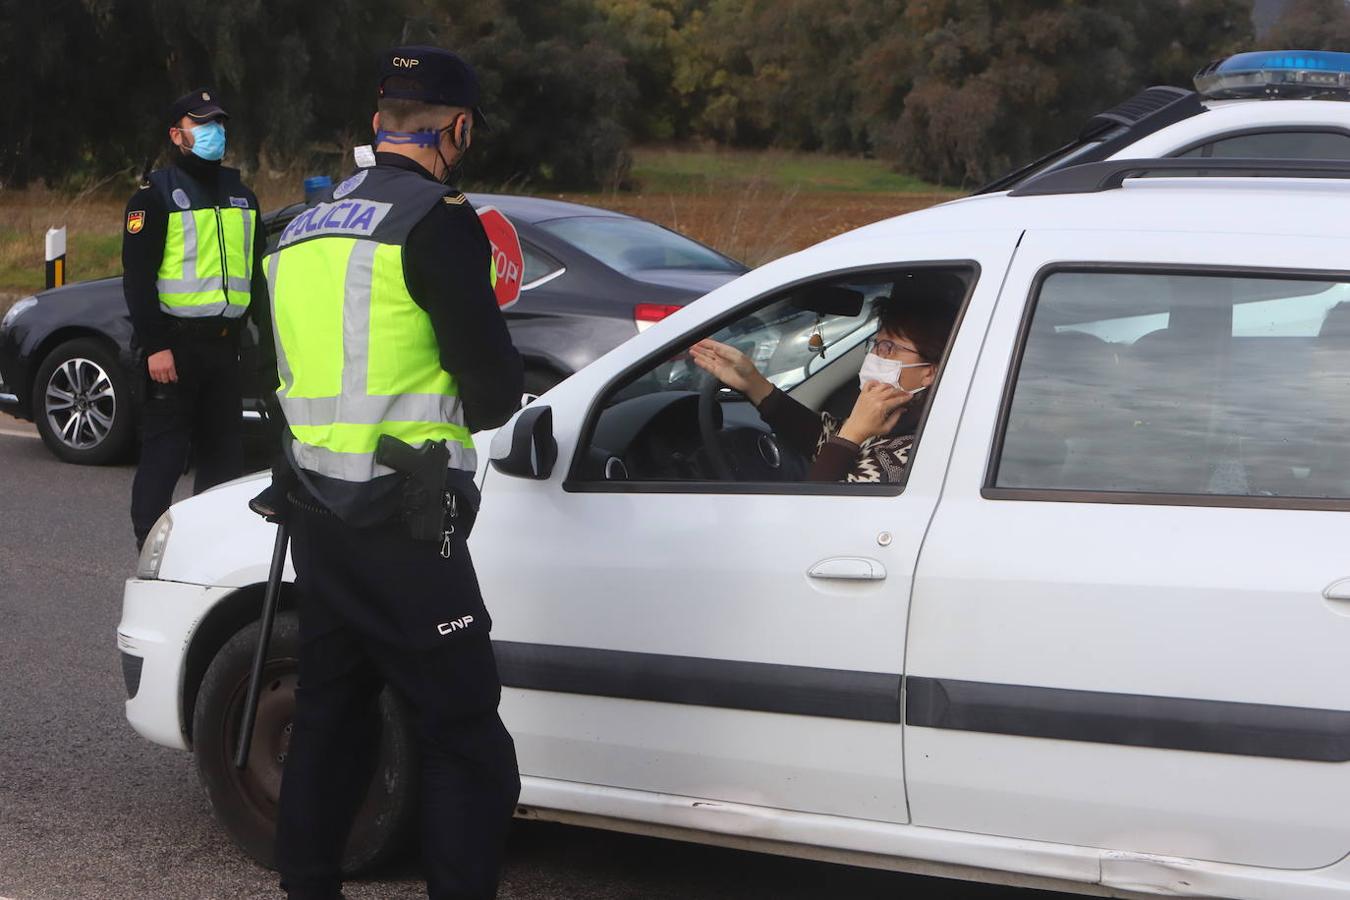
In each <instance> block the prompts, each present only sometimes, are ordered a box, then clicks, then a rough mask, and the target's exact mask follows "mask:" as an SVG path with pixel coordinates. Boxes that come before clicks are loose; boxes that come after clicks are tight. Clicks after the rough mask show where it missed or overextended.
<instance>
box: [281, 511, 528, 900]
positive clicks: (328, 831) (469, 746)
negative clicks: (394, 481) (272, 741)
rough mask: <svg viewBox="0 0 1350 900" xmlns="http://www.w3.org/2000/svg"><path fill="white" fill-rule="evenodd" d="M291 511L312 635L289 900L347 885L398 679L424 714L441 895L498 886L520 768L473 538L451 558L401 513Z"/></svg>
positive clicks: (305, 623) (289, 824)
mask: <svg viewBox="0 0 1350 900" xmlns="http://www.w3.org/2000/svg"><path fill="white" fill-rule="evenodd" d="M288 521H289V522H290V527H291V558H292V560H293V561H294V563H295V572H296V588H297V592H298V594H299V613H300V641H301V644H300V682H299V687H298V688H297V690H296V709H295V718H294V728H293V729H292V734H291V744H290V750H289V752H288V754H287V756H286V766H285V773H284V776H283V778H282V783H281V803H280V810H279V813H278V822H277V843H276V860H277V868H278V869H279V870H280V871H281V884H282V887H284V888H285V889H286V890H287V892H288V896H289V897H291V898H292V900H296V898H305V900H309V898H322V900H333V898H336V897H339V896H340V894H339V891H340V889H341V876H340V874H339V865H340V861H341V856H342V851H343V848H344V845H345V843H346V839H347V835H348V832H349V831H350V828H351V822H352V818H353V816H354V813H355V810H356V807H357V805H358V804H359V802H360V797H361V795H362V794H363V793H364V790H365V786H366V784H367V783H368V782H369V777H370V772H371V768H370V765H369V764H370V762H371V760H369V758H368V750H369V748H370V747H372V746H373V742H372V741H371V740H370V736H369V735H367V734H362V733H361V732H362V731H363V730H364V729H365V728H366V727H368V724H367V723H370V722H373V721H376V716H375V705H376V702H377V699H378V697H379V693H380V691H381V690H382V689H383V688H384V686H385V685H386V684H388V685H389V686H391V687H392V688H393V689H394V690H395V691H396V692H397V693H398V694H399V695H401V697H402V698H403V699H404V700H405V701H406V702H407V704H408V706H409V708H410V709H411V710H412V712H413V715H414V717H415V720H416V733H417V744H418V749H419V756H420V760H421V773H420V784H421V790H420V795H421V797H420V799H421V802H422V822H421V830H422V851H423V854H422V855H423V860H424V865H425V866H426V873H427V893H428V895H429V896H430V897H431V900H482V898H490V897H494V896H496V892H497V879H498V874H499V871H500V868H501V863H502V858H503V855H504V853H505V845H506V835H507V830H508V828H509V826H510V822H511V816H512V814H513V813H514V811H515V804H516V800H517V798H518V797H519V795H520V776H519V773H518V770H517V768H516V753H515V744H514V743H513V742H512V740H511V736H510V734H509V733H508V732H507V730H506V726H505V725H503V724H502V721H501V718H500V717H499V716H498V714H497V704H498V701H499V700H500V698H501V684H500V682H499V680H498V677H497V666H496V661H495V660H494V658H493V654H492V642H491V640H490V639H489V637H488V633H489V630H490V628H491V621H490V619H489V618H488V614H487V611H486V609H485V608H484V607H483V603H482V598H481V595H480V594H479V592H478V581H477V578H476V576H475V574H474V571H473V563H472V561H471V560H470V559H469V551H468V547H467V545H466V544H465V543H464V541H463V539H462V538H460V537H459V536H456V537H455V539H454V540H452V543H451V554H450V558H449V559H445V558H443V557H442V556H441V555H440V552H439V550H440V545H439V544H437V543H424V542H414V541H412V540H411V539H409V538H408V537H407V534H406V531H405V529H404V526H403V525H402V524H400V523H391V524H389V525H384V526H378V527H374V528H352V527H349V526H347V525H345V524H343V523H342V522H341V521H340V520H339V519H337V518H336V517H334V516H332V515H330V514H328V513H326V512H320V511H312V510H306V509H300V508H295V507H292V509H291V512H290V514H289V519H288ZM452 623H454V624H452Z"/></svg>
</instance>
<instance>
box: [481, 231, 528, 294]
mask: <svg viewBox="0 0 1350 900" xmlns="http://www.w3.org/2000/svg"><path fill="white" fill-rule="evenodd" d="M478 218H479V220H480V221H481V222H482V223H483V230H484V231H486V232H487V237H488V242H489V243H490V244H492V261H493V262H494V263H496V266H497V286H496V291H497V305H498V306H500V307H501V308H502V309H506V307H508V306H510V305H511V304H512V303H515V302H516V301H517V300H519V299H520V284H521V280H522V279H523V278H524V277H525V254H524V253H523V252H522V251H521V249H520V236H519V235H518V234H516V226H514V225H512V224H511V220H510V219H508V218H507V217H506V216H504V215H502V213H501V210H499V209H497V208H495V207H492V206H485V207H483V208H482V209H480V210H478Z"/></svg>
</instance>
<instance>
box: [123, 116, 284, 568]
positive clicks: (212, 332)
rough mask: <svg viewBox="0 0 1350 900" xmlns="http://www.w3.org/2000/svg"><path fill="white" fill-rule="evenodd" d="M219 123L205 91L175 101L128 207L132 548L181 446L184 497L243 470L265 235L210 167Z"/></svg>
mask: <svg viewBox="0 0 1350 900" xmlns="http://www.w3.org/2000/svg"><path fill="white" fill-rule="evenodd" d="M227 118H228V116H227V115H226V113H225V110H224V109H223V108H222V107H221V105H220V103H219V102H218V101H217V99H216V96H215V94H213V93H212V92H211V91H209V90H206V89H198V90H195V91H193V92H192V93H190V94H187V95H186V96H184V97H181V98H179V99H178V100H177V101H176V102H175V103H174V104H173V105H172V106H171V107H169V110H168V112H167V115H166V116H165V120H166V124H167V125H168V129H169V131H168V134H169V140H170V141H171V142H172V145H173V150H172V153H173V162H172V164H171V165H169V166H167V167H165V168H162V169H159V170H157V171H154V172H151V173H150V174H149V175H147V176H146V177H145V178H144V179H143V180H142V182H141V185H140V189H139V190H137V191H136V193H135V194H134V195H132V198H131V200H130V202H128V203H127V213H126V228H125V232H124V234H123V236H122V268H123V270H124V272H125V275H124V277H123V280H122V284H123V291H124V293H125V295H126V301H127V309H128V310H129V311H130V313H131V321H132V327H133V328H134V330H135V343H136V345H137V347H138V349H139V351H140V352H141V353H143V354H144V355H145V364H146V374H147V375H148V377H149V380H148V383H147V385H146V390H145V404H144V408H143V414H142V425H143V436H142V445H141V461H140V467H139V468H138V469H137V470H136V480H135V483H134V484H133V485H132V489H131V522H132V526H133V528H134V529H135V532H136V546H137V548H139V547H140V546H141V544H142V543H143V542H144V541H145V536H146V535H147V534H148V533H149V531H150V529H151V528H152V527H153V526H154V524H155V520H156V519H158V518H159V517H160V515H161V514H163V512H164V511H165V510H166V509H168V508H169V503H170V501H171V500H172V499H173V489H174V485H175V484H176V483H177V482H178V476H179V475H181V474H182V473H183V470H184V469H185V468H186V466H187V459H188V452H189V449H190V448H191V450H192V451H193V456H194V457H195V462H196V465H197V476H196V479H195V483H194V485H193V489H194V492H201V491H203V490H205V489H207V488H209V487H212V486H213V485H216V484H220V483H221V482H223V481H228V480H229V479H231V478H235V477H237V476H238V475H239V474H240V472H241V470H242V468H243V451H242V443H241V437H240V381H239V378H240V376H239V339H238V335H239V326H240V322H241V319H242V317H243V316H244V314H245V313H246V311H247V310H248V309H249V306H250V302H251V301H252V300H253V299H256V298H258V297H262V298H264V299H265V298H266V292H267V282H266V280H265V278H264V277H263V274H262V268H261V260H262V253H263V249H264V247H265V236H264V235H263V232H262V229H261V228H260V227H259V222H258V200H257V198H256V197H254V196H253V192H252V191H250V190H249V189H248V188H246V187H244V185H243V183H242V182H241V181H240V179H239V172H238V170H236V169H231V168H227V167H225V166H222V165H221V164H220V160H221V157H223V156H224V154H225V125H224V122H225V120H226V119H227Z"/></svg>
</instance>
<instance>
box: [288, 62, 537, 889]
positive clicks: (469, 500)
mask: <svg viewBox="0 0 1350 900" xmlns="http://www.w3.org/2000/svg"><path fill="white" fill-rule="evenodd" d="M478 104H479V87H478V79H477V76H476V75H475V74H474V71H473V70H472V69H471V68H470V67H469V65H468V64H467V63H465V62H464V61H463V60H462V59H460V58H459V57H458V56H456V55H455V54H453V53H449V52H447V51H444V50H440V49H437V48H433V47H400V48H396V49H394V50H391V51H389V52H388V53H386V54H384V56H383V58H382V61H381V78H380V94H379V104H378V110H379V111H378V113H377V114H376V116H375V119H374V123H373V124H374V129H375V131H376V152H375V153H374V154H373V159H372V158H366V159H364V160H362V159H360V158H359V157H358V162H359V163H361V164H362V166H363V167H362V168H359V169H358V170H357V171H356V173H355V174H353V175H352V176H351V177H350V178H348V179H347V180H345V181H343V182H342V183H341V184H339V185H338V186H337V188H336V189H334V191H333V194H332V198H331V199H329V200H326V201H325V202H322V203H320V204H319V205H317V206H315V207H313V208H312V209H310V210H308V211H306V212H304V213H302V214H301V215H300V216H298V217H297V218H296V219H294V220H293V221H292V222H291V224H290V225H288V226H287V228H286V229H285V231H284V232H283V233H282V235H281V237H280V239H279V241H278V246H277V249H276V251H275V252H273V253H272V254H271V255H270V256H268V257H267V259H266V260H265V262H264V267H265V269H266V271H267V278H268V281H269V283H270V285H271V312H272V315H271V322H272V327H273V331H274V337H275V347H276V350H277V361H278V369H279V374H280V378H279V383H280V388H279V389H278V391H277V396H278V398H279V400H280V408H281V412H282V413H283V415H284V418H285V421H286V424H287V433H286V438H287V439H288V441H289V446H288V449H287V452H288V456H289V457H290V459H291V463H292V466H291V469H292V470H293V472H294V475H295V483H292V484H290V485H289V486H287V487H286V496H287V497H288V498H289V503H288V504H286V508H285V509H284V510H280V514H281V515H284V516H285V517H286V521H287V523H288V526H289V528H290V533H291V554H292V559H293V561H294V563H295V571H296V588H297V594H298V598H299V600H298V606H299V618H300V640H301V648H300V659H299V666H300V681H299V687H298V689H297V692H296V709H295V718H294V729H293V732H292V736H291V742H290V747H289V751H288V753H287V757H286V764H285V774H284V777H283V780H282V788H281V801H280V811H279V813H278V824H277V843H276V861H277V867H278V868H279V869H280V871H281V876H282V879H281V883H282V886H283V887H284V888H285V889H286V891H287V893H288V895H289V896H290V897H291V898H307V900H308V898H322V900H332V898H337V897H340V896H341V895H340V889H341V876H340V873H339V864H340V860H341V856H342V851H343V846H344V844H345V841H346V837H347V833H348V831H349V829H350V826H351V822H352V818H353V814H354V812H355V810H356V807H357V805H358V803H359V800H360V796H359V795H360V794H361V793H362V792H363V790H364V786H365V785H366V784H367V783H368V781H369V774H370V763H371V760H370V758H369V755H368V754H369V750H370V748H371V745H372V742H371V741H370V740H369V739H368V737H367V734H368V732H367V731H366V728H367V725H368V723H370V722H371V720H372V719H373V717H374V712H375V708H376V700H377V697H378V695H379V693H380V691H381V689H382V688H383V687H384V686H385V685H386V684H388V685H390V686H391V687H392V688H393V689H394V690H395V691H396V692H397V693H398V694H399V695H400V696H401V697H402V698H403V699H404V700H405V701H406V702H407V704H408V707H409V708H410V710H411V711H412V714H413V716H414V718H415V721H416V728H417V736H418V743H419V746H420V757H421V766H422V769H421V777H420V782H419V783H420V787H421V790H420V799H421V802H422V807H423V819H422V829H421V830H422V847H423V854H422V855H423V859H424V861H425V865H426V873H427V882H428V885H427V887H428V893H429V895H430V896H431V897H432V898H433V900H442V898H446V900H448V898H456V900H468V898H487V897H493V896H495V894H496V891H497V880H498V873H499V870H500V867H501V861H502V856H503V853H504V849H505V841H506V833H507V829H508V826H509V823H510V820H511V816H512V813H513V811H514V808H515V802H516V799H517V797H518V795H519V792H520V779H519V775H518V772H517V769H516V757H515V746H514V744H513V742H512V740H511V736H510V735H509V734H508V733H507V731H506V728H505V726H504V725H503V724H502V721H501V719H500V718H499V717H498V714H497V704H498V701H499V699H500V695H501V686H500V683H499V681H498V676H497V669H496V662H495V660H494V658H493V653H492V643H491V641H490V640H489V637H488V634H489V631H490V629H491V620H490V618H489V617H488V613H487V610H486V608H485V607H484V605H483V599H482V597H481V595H480V594H479V590H478V581H477V578H476V577H475V575H474V570H473V564H472V562H471V560H470V559H469V551H468V546H467V544H466V543H465V541H464V538H465V536H466V534H467V531H468V527H469V525H470V524H471V523H472V518H473V514H474V512H475V511H476V509H477V492H476V490H475V488H474V485H473V477H472V476H473V472H474V469H475V460H476V456H475V451H474V445H473V439H472V438H471V437H470V434H471V432H473V431H477V430H480V429H483V428H491V427H495V426H498V425H500V424H502V423H503V422H504V421H506V419H507V418H509V417H510V416H511V414H512V413H513V412H514V411H515V409H516V408H517V405H518V403H519V398H520V393H521V379H522V365H521V360H520V356H519V354H518V353H517V352H516V350H515V348H514V347H513V346H512V344H511V339H510V335H509V334H508V332H507V329H506V322H505V319H504V318H503V316H502V314H501V311H500V309H499V308H498V306H497V302H496V297H495V295H494V293H493V289H492V272H491V266H492V263H491V252H490V245H489V243H488V240H487V236H486V234H485V233H484V232H483V228H482V226H481V225H480V224H479V221H478V216H477V215H476V214H475V212H474V210H473V207H472V206H471V205H470V204H469V202H468V200H467V199H466V198H465V196H464V195H463V194H462V193H460V192H459V191H458V190H456V189H454V188H453V187H450V186H449V182H450V181H451V179H452V177H453V173H454V172H455V170H456V168H457V166H458V165H459V163H460V161H461V160H462V159H463V157H464V154H465V153H466V152H467V151H468V149H469V145H470V143H471V140H472V136H473V130H474V128H475V127H478V128H482V127H484V123H483V120H482V113H481V112H480V111H479V110H478ZM382 436H387V437H386V441H385V443H388V438H392V439H396V440H395V442H394V443H395V445H396V446H398V447H400V448H402V450H404V451H406V452H407V453H410V454H417V455H418V457H419V458H426V459H436V460H438V461H437V462H435V463H434V464H433V465H432V466H431V473H432V486H431V488H430V489H427V488H426V487H425V484H426V483H425V481H424V482H423V483H422V485H421V486H420V487H419V484H418V483H417V481H416V480H414V479H409V478H408V477H406V476H405V475H403V474H400V473H399V472H397V471H394V469H392V468H390V465H387V464H386V463H388V462H389V458H388V457H387V456H385V455H383V454H384V450H383V449H382V448H381V438H382ZM279 480H282V479H279ZM277 487H280V485H278V486H277ZM276 493H278V492H277V491H276V490H274V491H273V492H272V495H273V496H275V495H276ZM428 514H430V515H431V516H432V519H433V522H434V525H433V527H432V529H431V532H432V533H431V534H430V535H427V534H425V533H424V534H422V535H421V536H420V538H419V537H418V536H417V535H416V534H415V530H414V529H411V528H410V524H411V523H412V522H413V521H414V520H417V521H421V522H425V520H426V517H427V515H428ZM425 530H426V529H422V531H423V532H425ZM428 538H429V539H428Z"/></svg>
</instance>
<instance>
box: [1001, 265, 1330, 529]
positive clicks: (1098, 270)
mask: <svg viewBox="0 0 1350 900" xmlns="http://www.w3.org/2000/svg"><path fill="white" fill-rule="evenodd" d="M1063 272H1073V273H1077V274H1101V275H1208V276H1211V277H1219V278H1262V279H1274V280H1281V281H1318V282H1327V281H1340V282H1350V270H1346V269H1307V268H1279V267H1275V266H1226V265H1214V264H1207V263H1200V264H1179V263H1178V264H1162V263H1158V264H1152V263H1119V262H1067V263H1066V262H1053V263H1047V264H1046V265H1044V266H1042V267H1041V268H1040V269H1039V270H1037V272H1036V275H1035V277H1034V278H1032V281H1031V289H1030V292H1029V294H1028V296H1027V298H1026V301H1025V303H1024V304H1023V308H1022V318H1021V321H1020V322H1019V323H1018V328H1017V339H1016V342H1015V343H1014V345H1013V353H1012V356H1011V358H1010V359H1009V363H1008V366H1007V369H1006V370H1005V372H1004V376H1003V389H1002V395H1001V397H1000V399H999V406H998V412H997V415H996V417H995V419H994V434H993V441H992V442H991V443H990V449H989V457H988V459H986V460H985V469H984V479H983V481H982V483H981V486H980V496H981V497H982V498H984V499H985V500H1002V501H1008V500H1012V501H1030V502H1041V503H1044V502H1050V503H1097V504H1127V505H1132V506H1176V507H1205V508H1233V509H1306V510H1326V511H1333V512H1346V511H1350V498H1347V499H1336V498H1331V497H1264V496H1253V495H1246V494H1189V493H1161V492H1158V493H1151V492H1142V491H1140V492H1131V491H1087V490H1080V489H1076V488H1021V487H998V486H996V479H997V478H998V468H999V463H1000V462H1001V461H1002V457H1003V448H1004V443H1005V440H1006V438H1007V433H1008V420H1009V417H1010V416H1011V414H1012V404H1013V395H1014V394H1015V393H1016V387H1017V379H1018V376H1019V375H1020V374H1021V368H1022V360H1023V358H1024V357H1025V355H1026V349H1027V341H1028V339H1029V338H1030V336H1031V325H1032V322H1033V320H1034V319H1035V316H1036V308H1037V306H1038V305H1039V304H1040V299H1041V290H1042V288H1043V287H1044V284H1045V282H1046V280H1048V279H1049V278H1050V277H1051V276H1052V275H1056V274H1060V273H1063ZM976 377H977V378H978V377H979V374H978V372H977V374H976Z"/></svg>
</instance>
